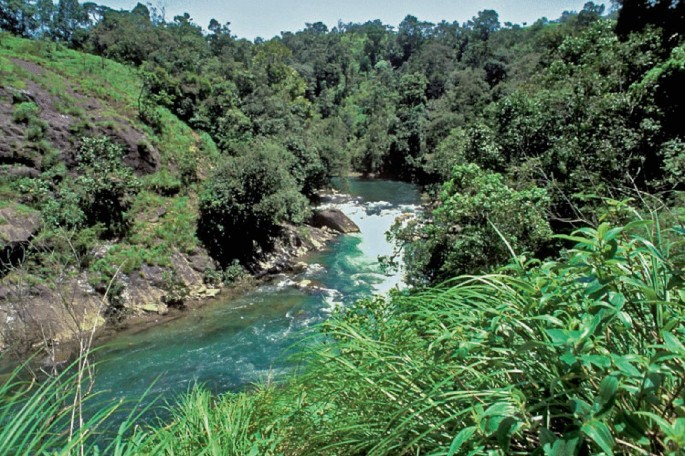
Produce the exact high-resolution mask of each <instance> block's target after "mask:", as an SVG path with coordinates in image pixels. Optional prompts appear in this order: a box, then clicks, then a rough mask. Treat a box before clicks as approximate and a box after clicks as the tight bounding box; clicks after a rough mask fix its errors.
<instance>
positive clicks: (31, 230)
mask: <svg viewBox="0 0 685 456" xmlns="http://www.w3.org/2000/svg"><path fill="white" fill-rule="evenodd" d="M39 229H40V212H38V211H34V210H32V209H28V208H24V207H21V206H17V205H9V206H6V207H3V208H0V249H2V248H6V247H9V248H16V247H18V246H20V245H21V244H24V243H26V242H28V241H29V240H31V238H32V237H33V236H35V235H36V233H37V232H38V230H39Z"/></svg>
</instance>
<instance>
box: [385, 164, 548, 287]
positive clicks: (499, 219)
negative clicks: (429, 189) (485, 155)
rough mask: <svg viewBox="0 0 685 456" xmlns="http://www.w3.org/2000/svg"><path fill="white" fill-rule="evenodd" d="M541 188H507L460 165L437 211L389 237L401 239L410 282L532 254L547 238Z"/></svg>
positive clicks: (545, 204) (438, 278)
mask: <svg viewBox="0 0 685 456" xmlns="http://www.w3.org/2000/svg"><path fill="white" fill-rule="evenodd" d="M548 205H549V198H548V196H547V193H546V192H545V190H543V189H540V188H536V187H530V188H524V189H520V190H519V189H515V188H511V187H509V186H508V185H507V184H506V182H505V180H504V178H503V177H502V175H500V174H496V173H492V172H488V171H483V170H481V169H480V168H479V167H478V166H477V165H474V164H470V165H458V166H456V167H455V168H454V170H453V172H452V178H451V179H450V180H449V181H447V182H446V183H445V184H443V186H442V189H441V191H440V194H439V197H438V202H437V207H436V208H435V209H433V210H432V211H431V212H430V213H427V214H425V215H424V216H422V218H419V219H418V220H416V221H412V222H410V223H409V224H408V225H403V224H401V223H400V224H396V225H395V227H394V228H393V236H394V237H395V238H396V239H397V240H400V241H404V242H405V243H406V244H405V245H404V249H405V252H404V258H405V262H406V265H407V276H408V279H409V281H410V282H411V283H413V284H430V283H439V282H441V281H444V280H447V279H449V278H451V277H454V276H457V275H461V274H466V273H472V272H477V271H488V270H491V269H492V268H494V267H496V266H499V265H501V264H503V263H506V262H507V260H508V259H510V258H511V257H512V256H516V255H521V254H524V253H535V252H537V251H538V250H540V248H541V247H543V246H544V245H545V243H546V242H547V241H548V240H549V239H550V237H551V235H552V232H551V230H550V227H549V224H548V222H547V218H546V210H547V207H548Z"/></svg>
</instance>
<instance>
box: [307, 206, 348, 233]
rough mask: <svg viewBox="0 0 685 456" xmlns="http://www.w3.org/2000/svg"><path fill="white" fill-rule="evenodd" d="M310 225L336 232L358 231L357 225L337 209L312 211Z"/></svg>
mask: <svg viewBox="0 0 685 456" xmlns="http://www.w3.org/2000/svg"><path fill="white" fill-rule="evenodd" d="M311 225H312V226H314V227H317V228H324V227H325V228H329V229H331V230H333V231H337V232H338V233H358V232H359V227H358V226H357V224H356V223H354V222H353V221H352V220H350V218H349V217H348V216H346V215H345V214H344V213H343V212H342V211H340V210H338V209H324V210H320V211H317V212H315V213H314V215H313V216H312V220H311Z"/></svg>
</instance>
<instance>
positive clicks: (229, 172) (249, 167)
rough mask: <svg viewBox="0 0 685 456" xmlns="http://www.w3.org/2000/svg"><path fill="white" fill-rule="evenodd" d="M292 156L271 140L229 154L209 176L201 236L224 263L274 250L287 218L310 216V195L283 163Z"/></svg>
mask: <svg viewBox="0 0 685 456" xmlns="http://www.w3.org/2000/svg"><path fill="white" fill-rule="evenodd" d="M291 159H292V158H291V156H290V155H289V154H288V153H287V152H286V151H283V150H282V149H280V148H278V147H274V146H272V145H266V146H263V147H261V148H260V149H258V150H256V151H254V152H253V153H251V154H245V155H242V156H239V157H231V158H228V159H227V160H226V161H225V162H224V163H223V164H222V165H221V166H220V167H219V168H218V170H217V172H216V173H215V174H214V175H213V176H212V177H211V178H210V179H208V180H207V181H206V183H205V186H204V189H203V190H202V193H201V195H200V218H199V220H198V237H199V238H200V240H201V241H202V242H203V243H204V244H205V245H206V246H207V248H208V250H209V252H210V254H211V255H212V256H213V257H214V258H215V259H216V260H217V261H219V262H220V263H221V264H222V265H223V266H226V265H227V264H230V263H231V261H232V260H233V259H239V260H241V261H247V260H249V259H250V258H251V257H252V256H253V254H254V253H255V252H256V251H258V250H259V249H268V248H269V247H270V242H271V240H272V239H273V237H274V236H275V235H276V234H277V232H278V228H279V225H280V224H281V223H283V222H293V223H301V222H302V221H303V220H304V219H305V218H306V217H307V215H308V211H309V209H308V202H307V199H306V198H305V197H304V196H302V194H300V193H299V192H298V185H297V182H296V180H295V178H294V177H293V176H292V175H291V174H290V173H289V172H288V171H287V167H286V166H283V164H284V163H287V162H288V161H290V160H291Z"/></svg>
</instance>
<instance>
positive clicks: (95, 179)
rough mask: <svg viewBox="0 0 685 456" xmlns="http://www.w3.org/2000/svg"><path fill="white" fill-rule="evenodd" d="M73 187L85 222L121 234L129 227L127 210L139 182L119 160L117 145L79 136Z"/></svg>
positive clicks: (109, 232)
mask: <svg viewBox="0 0 685 456" xmlns="http://www.w3.org/2000/svg"><path fill="white" fill-rule="evenodd" d="M78 172H79V177H78V178H77V180H76V184H75V187H76V188H77V189H78V192H79V195H80V204H81V207H82V210H83V213H84V214H85V218H86V221H87V223H88V224H89V225H94V224H96V223H102V224H103V225H104V227H105V234H106V235H109V236H121V235H123V234H125V233H126V231H127V230H128V226H129V223H130V222H129V220H128V218H127V211H128V210H129V209H130V207H131V204H132V202H133V197H134V196H135V195H136V194H137V192H138V189H139V182H138V180H137V179H136V177H135V176H134V175H133V172H132V171H131V169H130V168H129V167H127V166H126V165H124V163H123V151H122V149H121V147H120V146H119V145H117V144H115V143H113V142H111V140H110V139H108V138H105V137H103V138H83V139H82V144H81V148H80V150H79V157H78Z"/></svg>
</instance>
